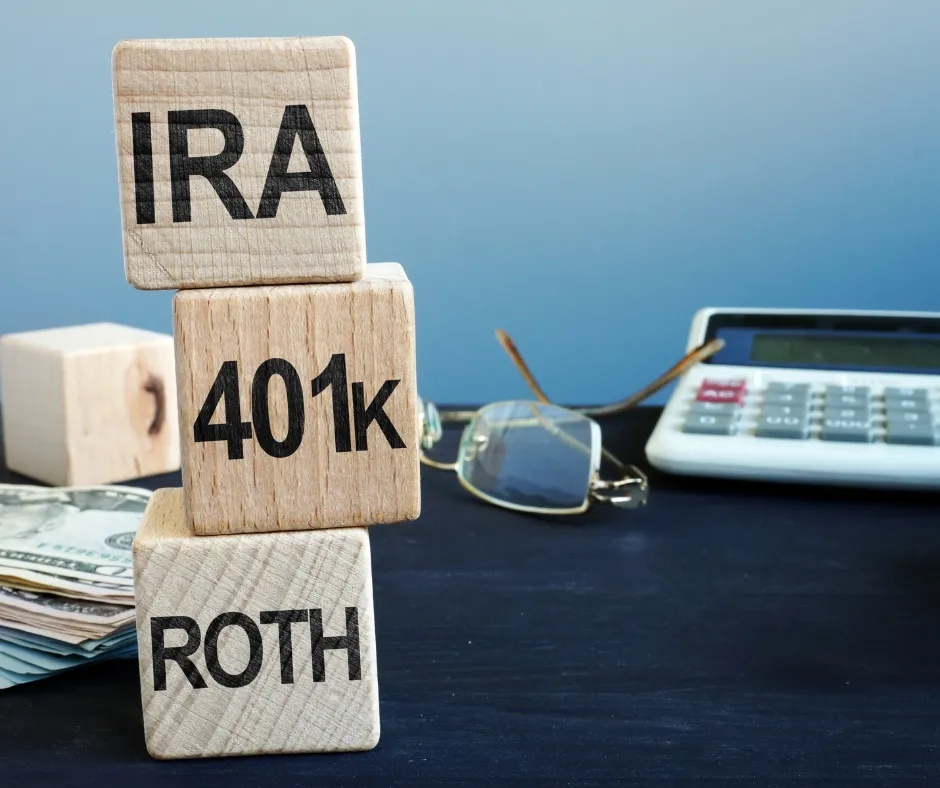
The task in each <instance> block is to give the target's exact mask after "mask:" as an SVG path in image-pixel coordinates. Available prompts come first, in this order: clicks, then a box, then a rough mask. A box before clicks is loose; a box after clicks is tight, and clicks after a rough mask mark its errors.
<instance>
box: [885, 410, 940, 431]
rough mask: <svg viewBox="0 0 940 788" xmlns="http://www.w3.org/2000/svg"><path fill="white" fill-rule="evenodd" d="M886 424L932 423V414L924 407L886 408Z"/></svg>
mask: <svg viewBox="0 0 940 788" xmlns="http://www.w3.org/2000/svg"><path fill="white" fill-rule="evenodd" d="M885 417H886V418H887V421H888V426H889V427H890V426H891V425H892V424H933V415H931V413H930V411H929V410H927V409H926V408H921V409H920V410H888V411H887V413H886V414H885Z"/></svg>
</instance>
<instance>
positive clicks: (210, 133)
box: [113, 36, 366, 290]
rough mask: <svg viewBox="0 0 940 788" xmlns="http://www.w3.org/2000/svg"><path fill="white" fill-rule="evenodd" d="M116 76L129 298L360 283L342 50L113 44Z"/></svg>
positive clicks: (321, 44)
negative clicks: (163, 292) (135, 293)
mask: <svg viewBox="0 0 940 788" xmlns="http://www.w3.org/2000/svg"><path fill="white" fill-rule="evenodd" d="M113 70H114V116H115V126H116V132H117V156H118V175H119V180H120V186H121V213H122V218H123V227H124V263H125V273H126V275H127V280H128V281H129V282H130V283H131V284H132V285H134V287H138V288H141V289H144V290H159V289H177V288H187V287H221V286H226V285H252V284H284V283H290V282H346V281H352V280H354V279H358V278H359V277H361V276H362V272H363V267H364V265H365V260H366V247H365V225H364V219H363V207H362V161H361V153H360V144H359V99H358V95H357V88H356V59H355V51H354V49H353V45H352V42H350V41H349V40H348V39H346V38H342V37H338V36H337V37H324V38H243V39H237V38H219V39H210V38H201V39H177V40H153V41H146V40H144V41H122V42H121V43H119V44H118V45H117V46H116V47H115V49H114V55H113Z"/></svg>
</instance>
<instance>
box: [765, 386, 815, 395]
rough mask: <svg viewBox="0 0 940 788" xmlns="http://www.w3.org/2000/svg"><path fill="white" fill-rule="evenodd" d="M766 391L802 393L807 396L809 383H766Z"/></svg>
mask: <svg viewBox="0 0 940 788" xmlns="http://www.w3.org/2000/svg"><path fill="white" fill-rule="evenodd" d="M767 391H768V393H769V392H773V393H775V394H802V395H803V396H804V397H808V396H809V383H768V384H767Z"/></svg>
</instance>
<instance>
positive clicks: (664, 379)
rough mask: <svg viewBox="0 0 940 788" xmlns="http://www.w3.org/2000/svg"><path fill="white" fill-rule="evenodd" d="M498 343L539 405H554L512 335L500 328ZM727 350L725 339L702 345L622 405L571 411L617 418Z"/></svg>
mask: <svg viewBox="0 0 940 788" xmlns="http://www.w3.org/2000/svg"><path fill="white" fill-rule="evenodd" d="M496 339H497V340H499V344H500V345H502V347H503V350H505V351H506V353H507V354H508V355H509V358H511V359H512V363H513V364H515V365H516V369H518V370H519V372H520V374H521V375H522V377H523V378H525V382H526V384H527V385H528V386H529V389H530V390H531V391H532V393H533V394H534V395H535V398H536V399H537V400H538V401H539V402H543V403H549V402H551V400H550V399H549V398H548V396H547V395H546V394H545V392H544V391H543V390H542V387H541V386H540V385H539V384H538V381H537V380H536V379H535V376H534V375H533V374H532V371H531V370H530V369H529V365H528V364H526V362H525V359H524V358H523V357H522V354H521V353H520V352H519V349H518V348H517V347H516V344H515V342H513V341H512V339H511V338H510V336H509V334H507V333H506V332H505V331H503V330H502V329H501V328H498V329H496ZM724 346H725V342H724V340H723V339H712V340H710V341H708V342H705V343H704V344H702V345H699V346H698V347H697V348H695V349H694V350H692V351H691V352H689V353H687V354H686V355H685V356H683V358H682V359H681V360H680V361H679V362H678V363H677V364H675V365H674V366H673V367H671V368H670V369H668V370H667V371H666V372H664V373H663V374H662V375H660V376H659V377H658V378H656V380H654V381H653V382H652V383H650V384H649V385H648V386H644V387H643V388H641V389H640V390H639V391H637V392H636V393H635V394H631V395H630V396H629V397H626V398H625V399H622V400H620V401H619V402H614V403H611V404H610V405H599V406H594V407H585V408H571V410H575V411H578V412H579V413H583V414H585V415H586V416H613V415H616V414H617V413H622V412H623V411H625V410H629V409H630V408H633V407H635V406H636V405H639V404H640V403H641V402H643V400H645V399H649V398H650V397H652V396H653V395H654V394H655V393H656V392H657V391H659V390H660V389H662V388H664V387H665V386H667V385H669V384H670V383H671V382H672V381H673V380H675V379H676V378H677V377H679V376H680V375H682V374H683V373H684V372H685V371H686V370H688V369H689V368H690V367H693V366H695V365H696V364H698V363H699V362H700V361H704V360H705V359H707V358H710V357H711V356H713V355H715V353H717V352H718V351H719V350H721V349H722V348H723V347H724Z"/></svg>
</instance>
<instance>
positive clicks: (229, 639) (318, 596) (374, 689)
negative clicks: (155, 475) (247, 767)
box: [134, 489, 379, 758]
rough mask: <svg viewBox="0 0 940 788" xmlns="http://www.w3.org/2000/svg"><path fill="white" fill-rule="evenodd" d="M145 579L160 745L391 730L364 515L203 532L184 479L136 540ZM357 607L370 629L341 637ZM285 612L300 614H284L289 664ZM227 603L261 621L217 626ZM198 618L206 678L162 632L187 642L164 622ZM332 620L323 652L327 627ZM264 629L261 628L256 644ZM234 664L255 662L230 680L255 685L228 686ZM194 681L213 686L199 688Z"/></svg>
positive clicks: (170, 749)
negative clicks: (167, 651) (380, 676)
mask: <svg viewBox="0 0 940 788" xmlns="http://www.w3.org/2000/svg"><path fill="white" fill-rule="evenodd" d="M134 584H135V589H136V594H137V633H138V640H139V654H140V657H139V664H140V686H141V699H142V703H143V712H144V731H145V735H146V741H147V749H148V751H149V752H150V754H151V755H153V756H154V757H156V758H190V757H210V756H219V755H251V754H260V753H288V752H339V751H345V750H369V749H372V748H373V747H374V746H375V745H376V743H377V742H378V739H379V696H378V680H377V677H376V660H375V626H374V618H373V612H372V611H373V606H372V569H371V560H370V553H369V536H368V533H367V531H366V530H365V529H364V528H343V529H335V530H330V531H317V532H313V531H307V532H295V533H277V534H252V535H250V536H246V535H238V536H215V537H206V538H202V537H198V536H195V535H194V534H193V533H192V530H191V529H190V528H189V526H188V525H187V524H186V519H185V517H184V514H183V493H182V490H180V489H164V490H158V491H157V492H156V494H155V495H154V497H153V499H152V500H151V502H150V505H149V506H148V508H147V511H146V513H145V514H144V517H143V520H142V521H141V525H140V529H139V531H138V533H137V537H136V539H135V540H134ZM351 609H352V610H355V611H356V613H355V616H356V623H357V626H358V637H356V638H354V640H353V641H347V642H346V643H344V644H338V643H336V642H335V640H334V642H331V638H332V639H336V638H339V637H342V636H347V637H348V636H349V635H350V631H349V630H350V626H349V615H350V614H349V612H348V611H349V610H351ZM274 611H290V612H291V613H292V614H293V615H294V618H296V619H297V620H296V622H295V623H293V624H285V625H284V627H283V628H284V629H285V630H286V631H287V632H289V637H288V641H289V644H290V647H289V651H290V652H291V656H290V659H289V660H288V662H289V664H288V665H287V666H286V667H285V665H284V645H283V644H282V643H281V638H282V637H283V635H282V633H281V632H280V630H281V629H282V627H281V625H280V624H278V623H265V616H264V615H263V613H265V612H267V613H269V615H270V613H272V612H274ZM313 611H320V612H319V613H317V614H315V613H313ZM226 613H228V614H231V613H236V614H239V615H241V616H247V617H248V618H249V619H250V620H251V622H247V623H246V626H245V628H243V627H242V626H241V625H238V624H232V625H229V626H226V627H224V628H223V629H221V631H220V632H221V634H217V637H216V635H213V634H212V633H213V629H214V627H216V628H217V625H214V624H213V621H214V620H215V619H217V618H218V617H219V616H220V614H226ZM184 617H185V618H186V619H191V620H192V621H194V622H195V625H196V630H195V631H194V632H195V636H196V637H197V638H198V643H195V648H194V649H192V650H191V653H190V656H189V659H190V660H191V664H192V665H193V666H194V669H195V671H196V673H194V674H193V679H192V680H191V679H190V678H188V677H187V675H186V673H184V670H183V667H182V666H181V664H180V663H179V662H178V661H175V660H174V659H172V658H168V659H157V660H155V659H154V656H155V653H156V655H157V656H158V657H159V656H160V655H161V652H160V650H159V649H160V642H159V640H155V639H154V638H153V636H152V633H153V632H157V633H162V635H158V636H159V637H162V639H163V646H164V647H165V648H172V647H173V646H180V645H183V644H185V643H186V642H187V632H186V630H184V629H182V628H179V627H166V628H164V626H165V624H164V623H162V619H166V618H174V619H176V621H175V622H174V623H175V624H178V623H179V622H180V619H182V618H184ZM313 622H316V623H313ZM321 624H322V635H323V636H324V638H323V641H322V644H321V645H322V647H323V650H322V651H321V652H320V657H319V658H317V657H316V656H315V652H316V647H315V643H317V642H320V641H319V638H318V637H316V636H314V634H313V630H314V628H315V627H316V626H320V625H321ZM250 630H253V631H255V632H256V635H257V637H258V641H257V643H256V644H255V647H254V648H250V647H249V643H250V637H249V635H247V634H246V632H248V631H250ZM217 632H218V630H217ZM353 634H355V631H354V633H353ZM213 642H214V643H217V652H216V654H215V656H214V657H213V655H212V651H213V648H214V647H213V646H212V645H210V643H213ZM350 642H352V643H355V644H357V645H358V654H355V653H354V651H355V649H354V648H349V647H347V646H349V645H350ZM155 644H156V646H157V650H156V652H155V650H154V646H155ZM186 650H187V651H190V649H186ZM354 666H355V670H356V672H357V675H358V677H357V678H353V677H351V676H352V673H353V671H354ZM285 670H286V671H287V672H286V674H285V673H284V672H283V671H285ZM220 671H222V672H221V673H220ZM161 673H163V675H162V676H161ZM246 673H247V675H245V674H246ZM318 673H319V679H320V680H317V676H318ZM197 674H198V678H197ZM225 674H228V675H229V676H233V675H234V676H238V675H242V678H241V679H239V680H236V681H230V682H229V683H230V684H242V686H223V685H221V684H220V683H219V681H218V680H217V677H218V676H220V675H221V676H222V677H223V678H224V676H225ZM246 679H250V680H247V681H246ZM194 681H195V683H197V684H202V685H204V686H202V687H201V688H195V687H194V686H193V682H194ZM159 686H164V687H165V688H164V689H158V688H157V687H159Z"/></svg>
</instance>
